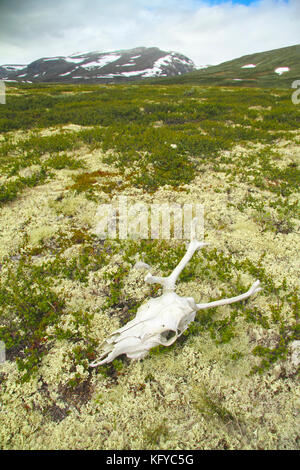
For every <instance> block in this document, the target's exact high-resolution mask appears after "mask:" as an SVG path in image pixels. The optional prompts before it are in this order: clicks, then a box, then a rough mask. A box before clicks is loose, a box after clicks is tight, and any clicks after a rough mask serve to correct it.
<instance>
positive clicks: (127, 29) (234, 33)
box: [0, 0, 300, 65]
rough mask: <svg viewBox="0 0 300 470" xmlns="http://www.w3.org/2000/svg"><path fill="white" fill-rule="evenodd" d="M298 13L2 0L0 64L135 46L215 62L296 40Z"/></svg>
mask: <svg viewBox="0 0 300 470" xmlns="http://www.w3.org/2000/svg"><path fill="white" fill-rule="evenodd" d="M299 16H300V2H299V1H298V0H291V1H290V2H289V4H287V3H286V2H284V1H283V0H282V1H276V0H261V1H260V2H257V3H256V4H255V5H253V6H251V7H246V6H243V5H232V3H231V2H227V3H225V4H222V5H215V6H212V7H210V6H209V5H208V3H207V2H204V1H201V0H112V1H110V2H107V0H105V1H104V0H26V1H24V0H0V31H1V32H0V34H1V41H0V64H1V63H2V64H3V63H8V62H15V63H18V62H19V63H25V62H30V61H32V60H35V59H38V58H40V57H45V56H51V55H53V56H55V55H67V54H71V53H72V52H75V51H82V50H84V51H88V50H90V51H91V50H101V51H111V50H115V49H126V48H131V47H137V46H157V47H160V48H162V49H164V50H175V51H178V52H182V53H184V54H186V55H187V56H189V57H190V58H191V59H193V60H194V61H195V62H196V63H197V64H199V65H200V64H206V63H218V62H221V61H223V60H229V59H231V58H234V57H237V56H239V55H244V54H249V53H251V52H256V51H259V50H260V51H262V50H267V49H273V48H277V47H284V46H287V45H292V44H296V43H298V42H300V41H299V39H300V34H299V24H298V23H299Z"/></svg>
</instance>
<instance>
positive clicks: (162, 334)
mask: <svg viewBox="0 0 300 470" xmlns="http://www.w3.org/2000/svg"><path fill="white" fill-rule="evenodd" d="M196 223H197V219H196V218H195V219H193V221H192V226H191V241H190V243H189V245H188V248H187V251H186V253H185V255H184V257H183V258H182V260H181V261H180V262H179V264H178V265H177V266H176V268H175V269H174V270H173V271H172V273H171V274H170V275H169V276H168V277H159V276H152V274H150V273H148V274H147V275H146V277H145V282H147V283H148V284H154V283H156V284H160V285H161V286H162V287H163V294H162V295H161V296H160V297H157V298H151V299H150V300H148V302H146V303H145V304H143V305H141V306H140V307H139V309H138V311H137V314H136V316H135V318H134V319H133V320H131V321H129V322H128V323H127V324H126V325H125V326H123V327H122V328H119V329H118V330H116V331H114V332H113V333H111V334H110V335H109V336H108V338H107V339H106V340H105V341H104V343H102V345H101V349H102V354H101V356H100V357H99V358H98V359H97V360H96V361H94V362H92V363H91V364H90V367H97V366H99V365H101V364H106V363H108V362H111V361H113V360H114V359H115V358H116V357H118V356H120V355H121V354H126V355H127V357H128V358H129V359H142V358H144V357H145V356H147V354H148V353H149V351H150V349H151V348H153V347H155V346H159V345H164V346H170V345H171V344H173V343H174V342H175V341H176V339H177V338H178V337H179V336H181V335H182V333H183V332H184V331H185V330H186V329H187V328H188V326H189V324H190V323H191V322H192V321H194V319H195V316H196V313H197V311H198V310H202V309H204V308H212V307H218V306H219V305H227V304H231V303H233V302H238V301H240V300H245V299H247V298H248V297H250V296H251V295H253V294H255V293H257V292H259V291H260V290H261V288H260V287H258V286H259V281H256V282H255V283H254V284H253V285H252V287H251V288H250V289H249V290H248V291H247V292H245V293H244V294H241V295H238V296H236V297H231V298H229V299H221V300H216V301H215V302H209V303H204V304H196V303H195V300H194V299H193V298H192V297H180V296H179V295H177V294H176V293H175V283H176V281H177V279H178V277H179V275H180V273H181V272H182V270H183V269H184V268H185V266H186V265H187V263H188V262H189V261H190V259H191V258H192V256H193V254H194V253H195V251H196V250H198V249H200V248H202V247H203V246H206V245H207V243H202V242H198V241H197V240H196Z"/></svg>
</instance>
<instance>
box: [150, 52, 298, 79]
mask: <svg viewBox="0 0 300 470" xmlns="http://www.w3.org/2000/svg"><path fill="white" fill-rule="evenodd" d="M297 79H298V80H300V44H298V45H295V46H290V47H283V48H280V49H274V50H271V51H266V52H258V53H255V54H250V55H246V56H243V57H240V58H238V59H234V60H230V61H228V62H223V63H222V64H219V65H214V66H210V67H208V68H206V69H201V70H196V71H194V72H191V73H188V74H186V75H184V76H182V77H174V78H166V79H163V82H164V83H174V84H180V83H185V84H188V83H190V84H194V85H222V86H247V87H273V88H290V87H291V83H292V82H293V81H294V80H297ZM161 81H162V79H161V80H159V82H161ZM151 82H152V81H151ZM153 82H154V83H156V80H155V81H153Z"/></svg>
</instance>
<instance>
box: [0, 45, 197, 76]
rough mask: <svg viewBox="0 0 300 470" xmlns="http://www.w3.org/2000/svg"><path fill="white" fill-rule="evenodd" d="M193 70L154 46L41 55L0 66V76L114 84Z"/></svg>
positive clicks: (179, 57)
mask: <svg viewBox="0 0 300 470" xmlns="http://www.w3.org/2000/svg"><path fill="white" fill-rule="evenodd" d="M193 70H196V67H195V64H194V63H193V61H192V60H191V59H189V58H188V57H186V56H184V55H182V54H179V53H177V52H166V51H162V50H160V49H158V48H157V47H138V48H135V49H128V50H120V51H114V52H97V51H96V52H85V53H75V54H72V55H70V56H68V57H65V56H58V57H44V58H42V59H38V60H35V61H34V62H32V63H31V64H29V65H2V66H0V78H1V79H4V80H16V81H25V82H61V83H87V82H91V83H115V82H125V81H132V80H137V79H143V78H149V77H172V76H176V75H182V74H185V73H188V72H192V71H193Z"/></svg>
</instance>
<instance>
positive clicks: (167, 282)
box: [145, 217, 208, 292]
mask: <svg viewBox="0 0 300 470" xmlns="http://www.w3.org/2000/svg"><path fill="white" fill-rule="evenodd" d="M197 222H198V219H197V217H195V218H194V219H193V220H192V222H191V241H190V243H189V246H188V248H187V251H186V254H185V255H184V257H183V258H182V260H181V261H180V262H179V263H178V265H177V266H176V268H175V269H174V270H173V271H172V273H171V274H170V275H169V276H168V277H159V276H152V274H151V273H148V274H147V276H146V277H145V282H147V283H148V284H160V285H161V286H162V287H163V292H173V291H174V290H175V284H176V281H177V279H178V277H179V275H180V273H181V271H182V270H183V269H184V268H185V266H186V265H187V264H188V262H189V261H190V259H191V258H192V256H193V254H194V253H195V251H197V250H199V248H202V247H203V246H206V245H208V243H203V242H199V241H198V240H196V225H197Z"/></svg>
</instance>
